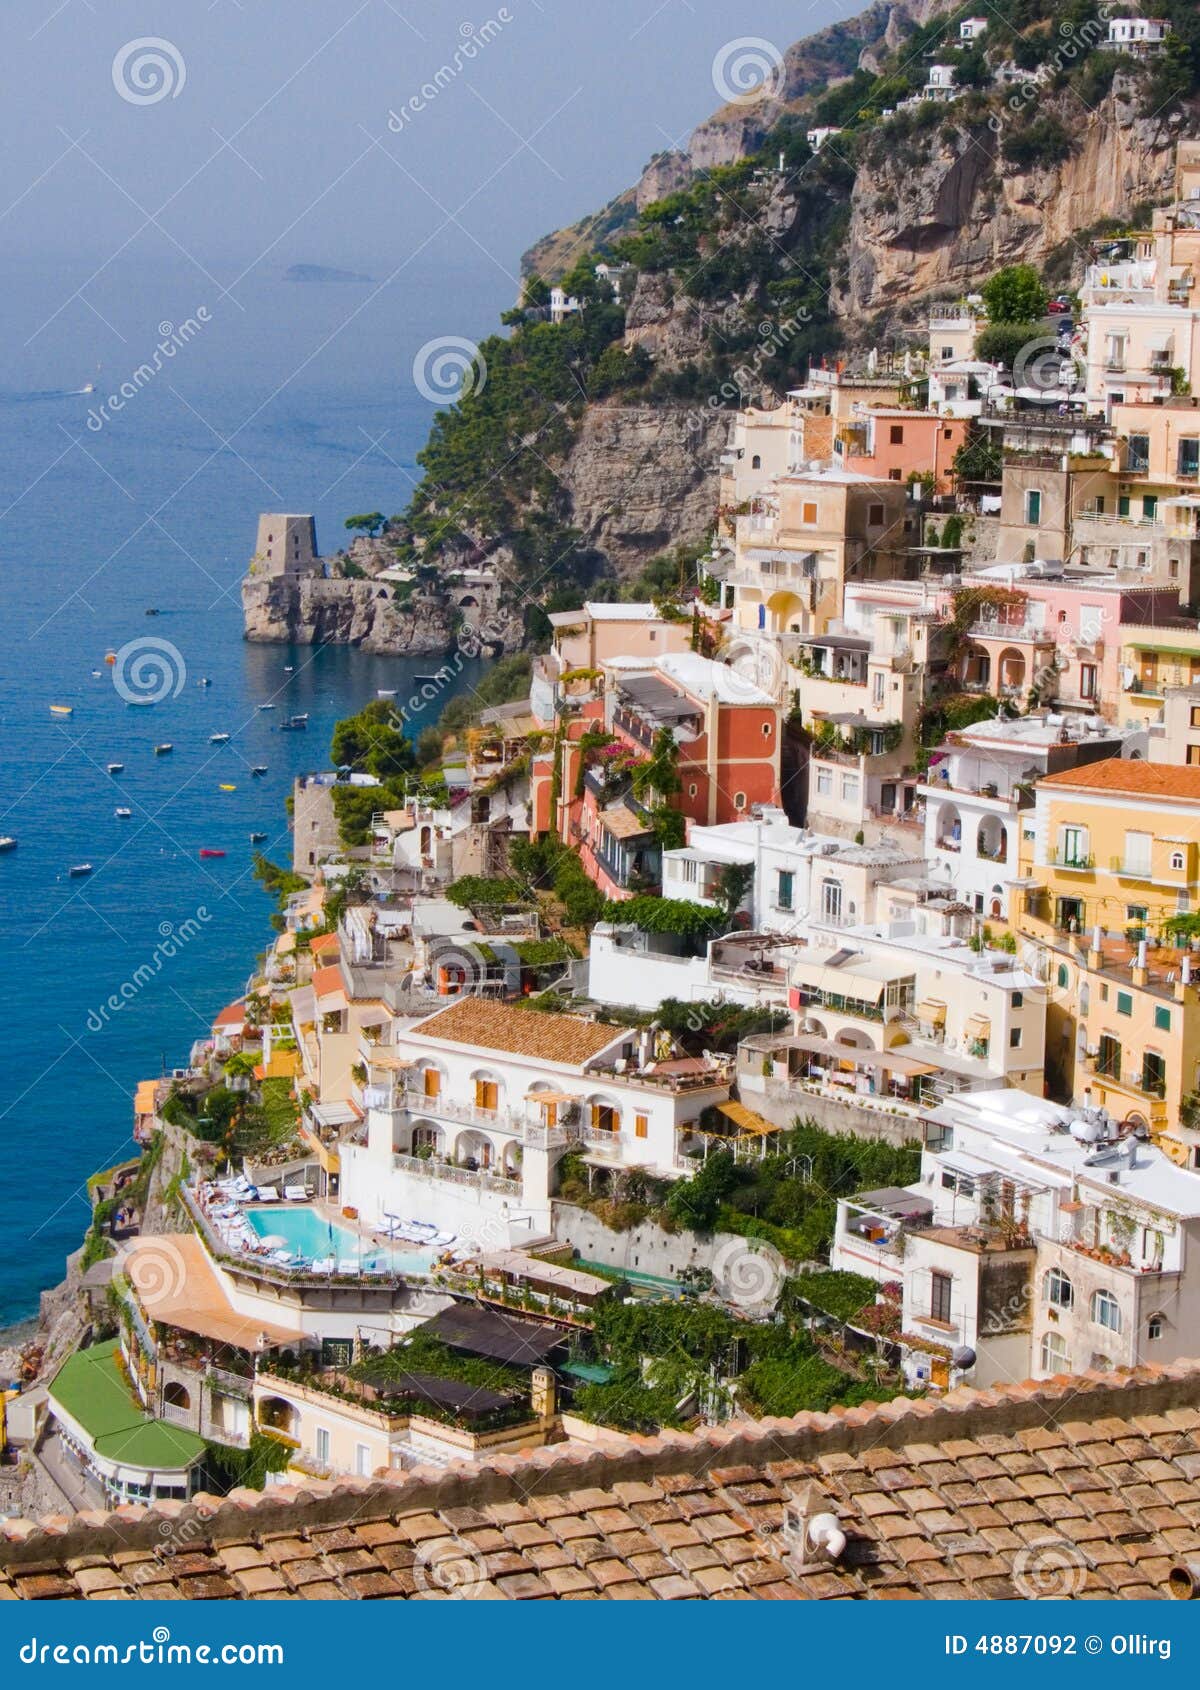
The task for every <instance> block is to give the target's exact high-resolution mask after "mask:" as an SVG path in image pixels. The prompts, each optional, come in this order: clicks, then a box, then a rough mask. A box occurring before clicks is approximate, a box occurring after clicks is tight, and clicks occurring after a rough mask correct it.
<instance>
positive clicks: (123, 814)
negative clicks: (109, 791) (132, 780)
mask: <svg viewBox="0 0 1200 1690" xmlns="http://www.w3.org/2000/svg"><path fill="white" fill-rule="evenodd" d="M132 814H133V811H132V810H130V809H127V808H126V806H125V805H124V804H118V805H117V807H116V809H115V810H114V811H113V815H114V816H120V818H121V820H122V821H124V820H125V819H126V818H127V817H128V816H131V815H132Z"/></svg>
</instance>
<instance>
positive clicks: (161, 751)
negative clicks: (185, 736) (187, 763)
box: [154, 739, 175, 757]
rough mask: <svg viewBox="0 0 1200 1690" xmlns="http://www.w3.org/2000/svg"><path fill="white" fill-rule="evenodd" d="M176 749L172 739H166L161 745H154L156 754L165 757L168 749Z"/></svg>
mask: <svg viewBox="0 0 1200 1690" xmlns="http://www.w3.org/2000/svg"><path fill="white" fill-rule="evenodd" d="M174 749H175V747H174V746H173V745H172V744H171V742H170V740H169V739H165V740H164V741H163V742H162V744H161V745H156V746H155V747H154V755H155V756H156V757H165V756H166V754H167V752H168V751H174Z"/></svg>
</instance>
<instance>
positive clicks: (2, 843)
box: [0, 833, 17, 851]
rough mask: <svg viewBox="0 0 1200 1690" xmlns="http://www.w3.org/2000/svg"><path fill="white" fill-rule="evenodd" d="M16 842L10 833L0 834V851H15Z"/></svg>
mask: <svg viewBox="0 0 1200 1690" xmlns="http://www.w3.org/2000/svg"><path fill="white" fill-rule="evenodd" d="M16 847H17V842H16V840H15V839H14V838H13V836H12V834H11V833H5V834H0V851H15V850H16Z"/></svg>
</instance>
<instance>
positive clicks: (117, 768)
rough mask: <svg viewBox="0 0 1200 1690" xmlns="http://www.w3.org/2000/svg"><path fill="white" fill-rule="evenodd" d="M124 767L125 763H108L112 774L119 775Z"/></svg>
mask: <svg viewBox="0 0 1200 1690" xmlns="http://www.w3.org/2000/svg"><path fill="white" fill-rule="evenodd" d="M124 767H125V765H124V763H110V764H109V765H108V772H109V774H110V775H119V774H120V773H121V771H122V769H124Z"/></svg>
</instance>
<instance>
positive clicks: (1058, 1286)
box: [1042, 1268, 1075, 1309]
mask: <svg viewBox="0 0 1200 1690" xmlns="http://www.w3.org/2000/svg"><path fill="white" fill-rule="evenodd" d="M1042 1295H1043V1297H1045V1299H1046V1301H1047V1302H1048V1303H1049V1304H1050V1305H1051V1307H1052V1308H1056V1309H1069V1308H1070V1307H1071V1304H1072V1303H1073V1302H1074V1301H1075V1289H1074V1287H1073V1286H1072V1284H1071V1281H1070V1280H1069V1279H1068V1278H1067V1276H1066V1274H1065V1273H1064V1272H1063V1270H1062V1269H1061V1268H1051V1269H1050V1272H1049V1273H1048V1274H1047V1275H1046V1277H1045V1279H1044V1280H1043V1281H1042Z"/></svg>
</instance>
